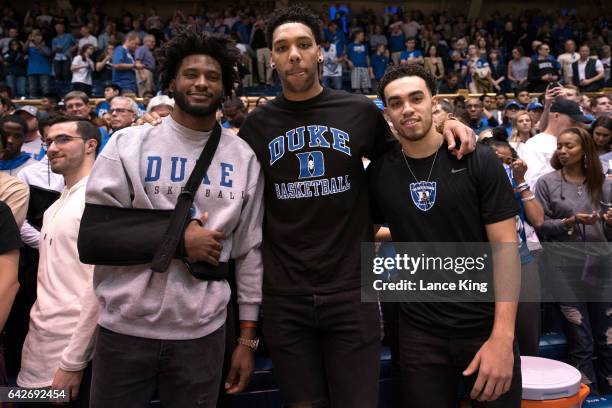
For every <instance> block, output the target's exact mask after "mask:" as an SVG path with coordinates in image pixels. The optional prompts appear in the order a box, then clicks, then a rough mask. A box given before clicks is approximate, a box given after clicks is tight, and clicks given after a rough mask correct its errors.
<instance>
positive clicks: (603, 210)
mask: <svg viewBox="0 0 612 408" xmlns="http://www.w3.org/2000/svg"><path fill="white" fill-rule="evenodd" d="M599 205H600V206H601V215H602V216H603V215H604V214H605V213H606V212H608V210H609V209H610V208H612V203H608V202H606V201H600V202H599Z"/></svg>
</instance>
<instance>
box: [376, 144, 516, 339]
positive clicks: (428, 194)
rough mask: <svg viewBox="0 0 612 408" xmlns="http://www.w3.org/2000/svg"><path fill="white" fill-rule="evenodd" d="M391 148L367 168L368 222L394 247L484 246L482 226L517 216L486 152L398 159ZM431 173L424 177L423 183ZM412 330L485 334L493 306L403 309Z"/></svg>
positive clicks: (499, 170)
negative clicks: (384, 227) (385, 232)
mask: <svg viewBox="0 0 612 408" xmlns="http://www.w3.org/2000/svg"><path fill="white" fill-rule="evenodd" d="M402 156H403V154H402V151H401V148H400V147H399V145H398V146H397V147H395V148H393V149H391V150H390V151H388V152H387V153H385V154H383V155H382V156H380V157H379V158H378V159H377V160H375V161H374V162H372V163H371V164H370V166H369V167H368V182H369V186H370V200H371V204H372V210H373V218H374V222H375V223H376V224H388V226H389V228H390V230H391V236H392V237H393V241H394V242H487V241H488V239H487V234H486V230H485V226H486V225H488V224H493V223H496V222H499V221H503V220H506V219H508V218H514V217H515V216H516V215H517V214H518V205H517V202H516V200H515V198H514V193H513V191H512V187H511V185H510V183H509V182H508V176H507V174H506V172H505V170H504V168H503V166H502V163H501V161H500V160H499V159H498V158H497V156H496V155H495V153H494V152H493V150H492V149H491V148H489V147H487V146H482V145H478V146H477V147H476V151H475V152H474V153H472V154H470V155H468V156H466V157H465V158H463V159H462V160H458V159H457V158H456V157H455V156H453V155H452V154H451V153H450V152H449V151H448V146H447V144H446V142H444V143H443V144H442V146H441V147H440V149H439V150H438V154H437V158H436V162H435V164H434V165H433V169H432V163H433V160H434V155H431V156H429V157H426V158H423V159H412V158H409V157H406V160H407V162H408V164H409V165H410V168H411V169H412V172H413V173H414V177H417V178H418V181H417V180H415V179H414V177H413V175H412V174H411V173H410V170H409V169H408V166H407V165H406V162H405V161H404V158H403V157H402ZM430 169H431V178H430V179H429V181H427V176H428V174H429V172H430ZM402 311H403V312H404V313H405V316H406V317H407V318H408V320H409V322H410V323H411V324H412V325H414V326H415V327H417V328H419V329H422V330H426V331H429V332H432V333H434V334H437V335H442V336H445V335H450V336H466V337H470V336H480V335H485V334H487V333H488V332H490V330H491V328H492V324H493V316H494V311H495V305H494V304H493V303H468V302H465V303H417V302H414V303H403V304H402Z"/></svg>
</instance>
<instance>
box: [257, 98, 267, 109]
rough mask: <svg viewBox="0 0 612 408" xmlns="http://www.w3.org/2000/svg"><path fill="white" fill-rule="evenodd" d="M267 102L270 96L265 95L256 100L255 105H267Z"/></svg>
mask: <svg viewBox="0 0 612 408" xmlns="http://www.w3.org/2000/svg"><path fill="white" fill-rule="evenodd" d="M267 103H268V98H266V97H265V96H260V97H259V98H257V100H256V101H255V107H258V106H259V105H265V104H267Z"/></svg>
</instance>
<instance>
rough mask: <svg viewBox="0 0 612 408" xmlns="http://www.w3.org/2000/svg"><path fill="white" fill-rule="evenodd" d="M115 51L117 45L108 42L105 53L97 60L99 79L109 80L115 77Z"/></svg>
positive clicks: (97, 75)
mask: <svg viewBox="0 0 612 408" xmlns="http://www.w3.org/2000/svg"><path fill="white" fill-rule="evenodd" d="M113 52H115V46H114V45H113V44H108V45H107V46H106V50H105V53H104V54H102V55H101V56H100V58H99V59H98V61H97V62H96V77H97V79H99V80H101V81H104V82H109V81H112V79H113V63H112V61H113Z"/></svg>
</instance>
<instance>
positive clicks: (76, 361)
mask: <svg viewBox="0 0 612 408" xmlns="http://www.w3.org/2000/svg"><path fill="white" fill-rule="evenodd" d="M99 144H100V132H99V131H98V128H97V127H96V126H95V125H94V124H93V123H91V122H90V121H88V120H85V119H83V118H80V117H75V116H70V117H58V118H55V119H53V120H52V121H51V123H50V128H49V130H48V133H47V138H46V141H45V145H46V146H45V147H46V148H47V156H48V158H49V164H50V166H51V169H52V170H53V172H55V173H58V174H61V175H63V176H64V179H65V181H66V186H65V188H64V190H63V191H62V194H61V196H60V198H59V199H58V200H57V201H56V202H55V203H54V204H53V205H51V207H49V209H48V210H47V211H45V215H44V219H43V226H42V230H41V234H40V245H39V250H40V260H39V263H38V286H37V299H36V303H34V306H33V307H32V311H31V313H30V328H29V331H28V335H27V337H26V340H25V343H24V345H23V353H22V360H21V371H20V372H19V375H18V377H17V384H18V385H19V386H20V387H26V388H35V387H52V388H56V389H69V390H70V395H71V399H72V400H75V405H74V406H87V405H88V402H89V385H90V382H91V368H90V365H89V362H90V361H91V358H92V353H93V334H94V331H95V328H96V323H97V319H98V302H97V299H96V297H95V295H94V292H93V265H85V264H82V263H80V262H79V254H78V251H77V236H78V232H79V225H80V222H81V216H82V214H83V210H84V208H85V185H86V183H87V179H88V177H89V173H90V171H91V168H92V166H93V164H94V161H95V158H96V151H97V150H98V146H99Z"/></svg>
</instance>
